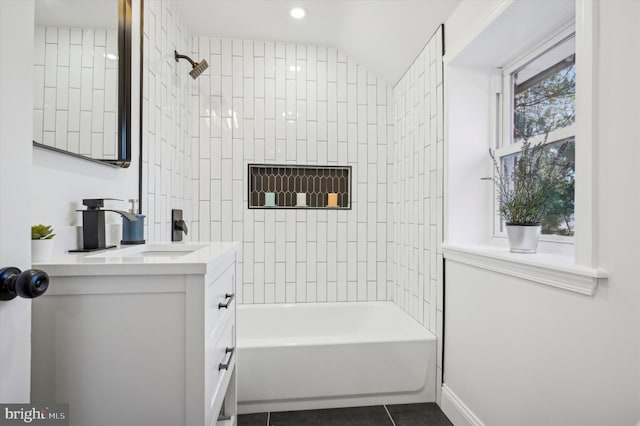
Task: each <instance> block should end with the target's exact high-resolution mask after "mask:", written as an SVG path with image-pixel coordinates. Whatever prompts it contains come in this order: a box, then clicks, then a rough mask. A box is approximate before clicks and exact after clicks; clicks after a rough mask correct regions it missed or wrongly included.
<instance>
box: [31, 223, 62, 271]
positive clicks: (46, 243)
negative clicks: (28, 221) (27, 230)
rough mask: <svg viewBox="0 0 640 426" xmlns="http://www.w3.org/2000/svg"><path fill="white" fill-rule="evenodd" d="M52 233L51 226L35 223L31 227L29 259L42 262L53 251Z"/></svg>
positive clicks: (53, 235)
mask: <svg viewBox="0 0 640 426" xmlns="http://www.w3.org/2000/svg"><path fill="white" fill-rule="evenodd" d="M55 236H56V234H54V233H53V229H51V226H46V225H35V226H32V227H31V261H32V262H44V261H46V260H49V258H50V257H51V254H52V253H53V237H55Z"/></svg>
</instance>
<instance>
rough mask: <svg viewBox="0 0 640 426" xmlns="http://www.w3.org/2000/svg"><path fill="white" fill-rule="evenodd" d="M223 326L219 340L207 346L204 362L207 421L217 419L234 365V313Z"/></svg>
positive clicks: (235, 353)
mask: <svg viewBox="0 0 640 426" xmlns="http://www.w3.org/2000/svg"><path fill="white" fill-rule="evenodd" d="M230 313H231V316H230V318H229V321H227V322H226V323H225V324H224V329H223V331H222V334H221V335H220V338H219V339H218V340H216V341H215V343H211V344H209V345H207V351H206V354H205V356H206V361H205V401H207V402H208V403H209V410H208V412H207V421H206V423H205V424H209V423H210V422H211V421H212V420H213V419H215V418H217V416H218V413H219V411H220V408H221V407H222V402H223V400H224V396H225V393H226V391H227V386H228V384H229V379H230V378H231V375H232V373H233V369H234V368H235V365H236V356H237V352H236V336H235V322H234V320H233V319H234V318H235V312H233V311H231V312H230Z"/></svg>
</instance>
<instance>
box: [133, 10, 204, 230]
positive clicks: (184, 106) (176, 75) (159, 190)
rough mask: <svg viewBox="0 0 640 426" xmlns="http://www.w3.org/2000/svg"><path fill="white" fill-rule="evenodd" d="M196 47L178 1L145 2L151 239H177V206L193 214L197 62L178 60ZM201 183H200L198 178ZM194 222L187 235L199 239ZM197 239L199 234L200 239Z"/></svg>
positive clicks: (145, 185)
mask: <svg viewBox="0 0 640 426" xmlns="http://www.w3.org/2000/svg"><path fill="white" fill-rule="evenodd" d="M174 50H177V51H178V53H180V54H183V55H188V54H189V53H190V52H191V35H190V34H189V31H188V29H187V28H186V27H185V25H184V22H183V20H182V17H181V15H180V14H179V13H178V12H177V10H176V7H175V2H173V1H162V2H161V1H158V0H147V1H145V2H144V65H143V67H142V70H143V73H144V84H143V95H142V109H143V117H142V120H143V123H142V134H143V136H142V193H143V194H144V195H143V203H142V209H143V213H144V214H146V215H147V218H146V222H145V227H146V232H145V234H146V238H147V241H171V229H172V225H171V209H183V210H184V217H185V220H186V221H187V222H189V221H190V220H191V218H192V217H193V216H192V214H193V213H192V205H193V204H192V200H193V196H192V187H193V185H194V182H193V181H192V174H193V173H194V172H193V171H194V170H197V164H198V163H197V161H195V162H193V159H197V157H193V158H192V152H194V153H197V147H195V148H194V147H193V145H192V143H191V137H190V135H191V114H192V112H191V111H192V109H193V107H192V105H191V92H190V90H191V87H192V83H191V77H190V76H189V70H191V65H190V64H189V63H188V62H187V61H185V60H180V62H179V63H177V62H176V61H175V59H174V53H173V52H174ZM196 184H197V182H196ZM194 234H196V235H197V230H196V231H195V232H194V230H193V227H191V229H190V233H189V235H187V237H186V238H185V239H186V240H190V239H193V235H194ZM196 239H197V238H196Z"/></svg>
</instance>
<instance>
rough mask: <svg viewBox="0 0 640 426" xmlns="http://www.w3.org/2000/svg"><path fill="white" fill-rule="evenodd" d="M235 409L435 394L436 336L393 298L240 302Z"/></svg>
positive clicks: (421, 398)
mask: <svg viewBox="0 0 640 426" xmlns="http://www.w3.org/2000/svg"><path fill="white" fill-rule="evenodd" d="M237 327H238V328H237V330H238V333H237V347H238V411H239V413H240V414H243V413H257V412H264V411H285V410H305V409H312V408H333V407H347V406H359V405H376V404H403V403H413V402H431V401H434V400H435V387H436V338H435V336H434V335H433V334H431V333H430V332H429V331H427V330H426V329H425V328H424V327H422V326H421V325H420V324H418V323H417V322H416V321H415V320H414V319H412V318H411V317H409V316H408V315H407V314H406V313H405V312H403V311H402V310H401V309H400V308H399V307H397V306H396V305H394V304H393V303H392V302H356V303H302V304H291V305H289V304H287V305H239V306H238V316H237Z"/></svg>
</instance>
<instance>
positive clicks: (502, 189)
mask: <svg viewBox="0 0 640 426" xmlns="http://www.w3.org/2000/svg"><path fill="white" fill-rule="evenodd" d="M567 147H568V143H567V142H565V143H563V144H562V145H560V147H559V148H558V149H557V151H556V152H555V153H551V152H550V150H549V148H548V146H545V144H544V142H542V143H539V144H538V145H534V146H532V145H531V143H530V142H529V141H524V142H523V144H522V150H521V151H520V153H519V154H518V157H517V158H516V160H515V162H514V164H513V169H512V170H511V171H510V172H508V171H506V170H505V168H504V167H503V166H502V165H501V163H500V160H499V159H497V158H496V157H495V154H494V153H493V152H492V151H491V150H490V151H489V154H490V155H491V158H492V160H493V165H494V168H495V175H494V182H495V184H496V189H497V191H496V192H497V197H498V203H499V206H500V215H501V216H502V218H503V219H504V221H505V223H506V225H507V236H508V238H509V247H510V251H511V252H514V253H535V252H536V249H537V247H538V239H539V237H540V231H541V220H542V218H543V217H544V215H545V212H546V210H547V208H548V200H549V196H550V195H551V194H552V193H553V191H554V188H556V187H557V185H559V184H561V183H562V182H564V181H565V180H566V179H567V178H568V176H569V173H570V170H571V167H570V164H568V163H563V162H561V161H560V159H561V158H563V157H564V152H565V151H566V150H567Z"/></svg>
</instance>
